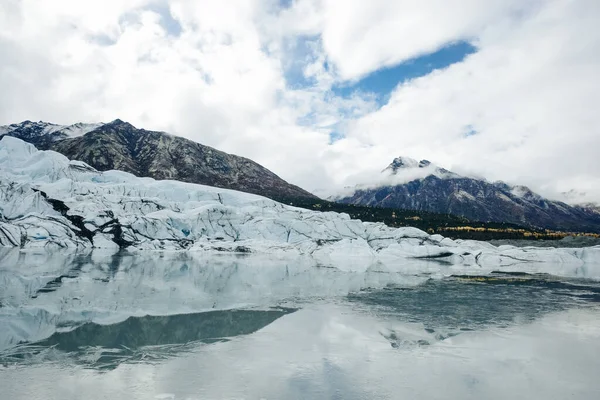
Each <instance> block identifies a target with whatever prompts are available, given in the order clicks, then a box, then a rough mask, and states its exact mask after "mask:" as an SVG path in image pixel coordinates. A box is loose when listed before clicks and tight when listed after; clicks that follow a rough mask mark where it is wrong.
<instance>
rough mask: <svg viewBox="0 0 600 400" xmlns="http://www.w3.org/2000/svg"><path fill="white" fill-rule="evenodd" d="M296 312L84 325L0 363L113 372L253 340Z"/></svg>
mask: <svg viewBox="0 0 600 400" xmlns="http://www.w3.org/2000/svg"><path fill="white" fill-rule="evenodd" d="M294 311H296V310H295V309H291V308H280V309H274V310H264V311H263V310H224V311H209V312H204V313H194V314H183V315H168V316H149V315H147V316H143V317H130V318H127V319H126V320H125V321H123V322H119V323H116V324H112V325H100V324H96V323H93V322H88V323H85V324H83V325H81V326H79V327H76V328H74V329H72V330H70V331H66V332H55V333H54V334H52V335H51V336H50V337H49V338H47V339H44V340H41V341H39V342H36V343H32V344H29V345H21V346H17V348H15V349H12V350H10V351H7V352H5V353H4V354H3V355H1V356H0V363H2V364H5V365H9V364H14V363H20V362H29V363H32V362H43V361H53V360H56V359H58V358H60V357H61V356H64V355H68V357H69V358H71V359H72V360H74V361H75V362H77V363H79V364H83V365H85V366H88V367H94V368H101V369H106V368H116V367H117V366H118V365H119V364H120V363H122V362H140V361H143V362H153V361H158V360H164V359H166V358H168V357H171V356H174V355H176V354H177V353H180V352H182V351H186V350H189V349H191V348H193V347H196V346H198V345H199V344H201V343H215V342H219V341H226V340H229V339H230V338H232V337H235V336H240V335H248V334H251V333H253V332H256V331H257V330H259V329H261V328H264V327H265V326H267V325H269V324H270V323H272V322H273V321H275V320H277V319H278V318H281V317H283V316H284V315H286V314H289V313H292V312H294ZM60 353H65V354H60Z"/></svg>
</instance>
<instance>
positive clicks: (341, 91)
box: [332, 42, 477, 102]
mask: <svg viewBox="0 0 600 400" xmlns="http://www.w3.org/2000/svg"><path fill="white" fill-rule="evenodd" d="M476 51H477V48H476V47H475V46H473V45H472V44H470V43H468V42H457V43H453V44H450V45H448V46H446V47H443V48H441V49H439V50H438V51H436V52H433V53H430V54H426V55H423V56H420V57H417V58H414V59H411V60H408V61H405V62H403V63H401V64H398V65H396V66H394V67H389V68H382V69H380V70H377V71H375V72H373V73H371V74H369V75H367V76H365V77H364V78H362V79H360V80H359V81H357V82H351V83H349V84H341V85H336V86H334V87H333V88H332V90H333V92H334V93H335V94H336V95H338V96H343V97H348V96H350V95H351V94H352V93H354V92H370V93H375V94H376V95H377V97H378V100H379V101H380V102H385V101H386V99H387V98H388V96H389V94H390V93H391V92H392V91H393V90H394V89H395V88H396V86H398V84H400V83H403V82H406V81H408V80H411V79H415V78H418V77H421V76H425V75H427V74H430V73H431V72H433V71H434V70H436V69H442V68H446V67H448V66H450V65H452V64H456V63H458V62H461V61H462V60H464V59H465V57H467V56H468V55H469V54H473V53H475V52H476Z"/></svg>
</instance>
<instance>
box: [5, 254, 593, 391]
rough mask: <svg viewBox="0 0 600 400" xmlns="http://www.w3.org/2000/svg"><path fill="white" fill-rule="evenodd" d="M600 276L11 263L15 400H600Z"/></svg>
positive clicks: (426, 265) (253, 259)
mask: <svg viewBox="0 0 600 400" xmlns="http://www.w3.org/2000/svg"><path fill="white" fill-rule="evenodd" d="M597 272H598V270H597V269H589V268H587V267H573V268H566V267H564V266H560V265H536V266H532V267H523V266H519V265H516V266H514V267H504V268H501V269H498V270H497V271H496V270H481V269H478V268H475V267H474V268H465V267H458V266H453V265H448V264H444V263H442V262H435V261H419V262H417V261H414V262H413V261H409V260H408V261H401V262H399V263H398V265H391V266H390V265H381V264H374V265H363V266H362V267H361V266H360V262H359V261H357V262H356V263H355V264H354V265H321V264H317V263H315V262H313V261H311V260H309V259H295V260H294V259H292V260H289V259H287V260H286V259H277V258H276V257H267V256H264V257H257V256H242V255H239V256H233V255H229V256H214V255H213V256H203V255H202V254H189V253H152V252H147V253H142V254H127V253H124V254H106V253H98V252H94V253H79V254H68V253H66V254H62V253H60V254H59V253H55V254H49V253H33V252H29V253H23V252H19V251H16V250H9V249H0V399H2V400H4V399H6V400H18V399H27V400H31V399H110V400H120V399H176V400H179V399H269V400H270V399H416V398H422V399H567V398H569V399H597V398H600V379H599V377H600V280H598V274H597Z"/></svg>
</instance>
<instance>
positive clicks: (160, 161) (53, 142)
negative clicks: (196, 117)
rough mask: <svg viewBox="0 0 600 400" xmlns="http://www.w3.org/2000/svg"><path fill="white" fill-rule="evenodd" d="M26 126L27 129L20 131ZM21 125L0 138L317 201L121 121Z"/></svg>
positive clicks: (243, 165) (231, 159)
mask: <svg viewBox="0 0 600 400" xmlns="http://www.w3.org/2000/svg"><path fill="white" fill-rule="evenodd" d="M22 124H26V125H25V127H23V128H20V127H19V126H20V125H22ZM22 124H13V125H9V126H7V127H2V128H0V129H2V130H0V137H2V136H3V135H10V136H15V137H18V138H19V139H22V140H25V141H27V142H30V143H32V144H34V145H36V147H38V148H40V149H44V150H54V151H57V152H59V153H62V154H64V155H65V156H67V157H68V158H70V159H72V160H80V161H83V162H85V163H87V164H89V165H91V166H92V167H94V168H96V169H98V170H100V171H106V170H110V169H118V170H121V171H126V172H130V173H132V174H134V175H137V176H147V177H151V178H154V179H173V180H178V181H183V182H190V183H199V184H203V185H209V186H216V187H222V188H227V189H234V190H239V191H243V192H248V193H254V194H259V195H262V196H266V197H270V198H272V199H275V200H277V199H283V198H285V199H290V198H291V199H293V198H316V196H314V195H313V194H311V193H309V192H307V191H305V190H303V189H301V188H299V187H297V186H294V185H291V184H289V183H287V182H286V181H284V180H283V179H281V178H279V177H278V176H277V175H275V174H274V173H273V172H271V171H269V170H268V169H266V168H264V167H262V166H261V165H259V164H257V163H255V162H254V161H252V160H249V159H247V158H244V157H239V156H235V155H232V154H227V153H224V152H222V151H219V150H216V149H213V148H211V147H208V146H204V145H201V144H199V143H196V142H193V141H191V140H188V139H184V138H182V137H178V136H172V135H169V134H167V133H164V132H154V131H147V130H144V129H137V128H135V127H134V126H133V125H131V124H129V123H127V122H123V121H121V120H115V121H113V122H110V123H107V124H96V125H85V127H86V129H83V128H82V129H79V130H74V131H73V130H71V131H67V133H63V134H60V132H62V131H63V130H64V129H67V128H70V127H60V126H58V125H52V126H55V127H59V128H62V130H61V129H59V128H56V131H57V132H59V133H58V134H57V133H52V134H51V133H48V130H49V129H48V128H47V127H46V128H44V127H43V126H42V127H38V128H36V130H35V131H32V130H31V124H45V125H46V126H49V125H51V124H47V123H41V122H40V123H31V122H29V121H27V122H26V123H22ZM72 126H73V125H72ZM72 126H71V127H72Z"/></svg>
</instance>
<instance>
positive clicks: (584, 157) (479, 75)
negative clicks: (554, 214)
mask: <svg viewBox="0 0 600 400" xmlns="http://www.w3.org/2000/svg"><path fill="white" fill-rule="evenodd" d="M599 20H600V1H598V0H486V1H481V0H418V1H417V0H396V1H389V0H370V1H362V0H344V1H341V0H286V1H284V0H264V1H259V0H231V1H218V2H217V1H200V0H173V1H163V0H86V1H81V0H53V1H47V0H2V1H1V2H0V55H1V57H0V88H1V89H2V90H1V91H0V125H3V124H9V123H14V122H20V121H22V120H26V119H29V120H35V121H37V120H44V121H51V122H56V123H61V124H69V123H75V122H79V121H84V122H97V121H111V120H113V119H116V118H121V119H123V120H126V121H129V122H131V123H133V124H134V125H136V126H137V127H142V128H146V129H153V130H164V131H168V132H171V133H174V134H177V135H181V136H185V137H187V138H190V139H193V140H196V141H198V142H200V143H203V144H206V145H210V146H214V147H216V148H218V149H221V150H224V151H227V152H231V153H235V154H238V155H243V156H246V157H249V158H252V159H254V160H256V161H258V162H259V163H261V164H263V165H265V166H266V167H268V168H270V169H271V170H273V171H274V172H276V173H277V174H279V175H280V176H282V177H283V178H285V179H287V180H289V181H291V182H293V183H296V184H298V185H300V186H302V187H304V188H307V189H309V190H315V189H319V190H325V191H326V192H327V191H331V190H332V189H335V188H338V187H343V186H347V185H354V184H356V183H363V182H364V181H368V180H369V179H372V177H373V176H374V174H376V173H378V172H379V171H381V170H382V169H383V168H385V167H386V166H387V165H388V164H389V163H390V162H391V160H392V159H393V158H394V157H397V156H400V155H403V156H409V157H413V158H417V159H421V158H426V159H429V160H431V161H433V162H435V163H437V164H439V165H441V166H444V167H446V168H449V169H452V170H454V171H456V172H459V173H463V174H469V175H474V176H484V177H486V178H487V179H488V180H491V181H494V180H504V181H507V182H509V183H519V184H526V185H529V186H530V187H531V188H532V189H534V190H537V191H539V192H541V193H543V194H545V195H549V196H552V197H556V196H557V194H558V193H560V192H563V191H568V190H571V189H574V190H575V191H577V192H578V193H579V194H580V195H578V196H576V200H578V201H580V200H593V201H600V159H599V157H598V154H597V153H598V152H600V112H599V111H598V107H599V106H600V72H599V71H600V29H598V27H597V24H598V21H599ZM582 193H586V195H581V194H582Z"/></svg>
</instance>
